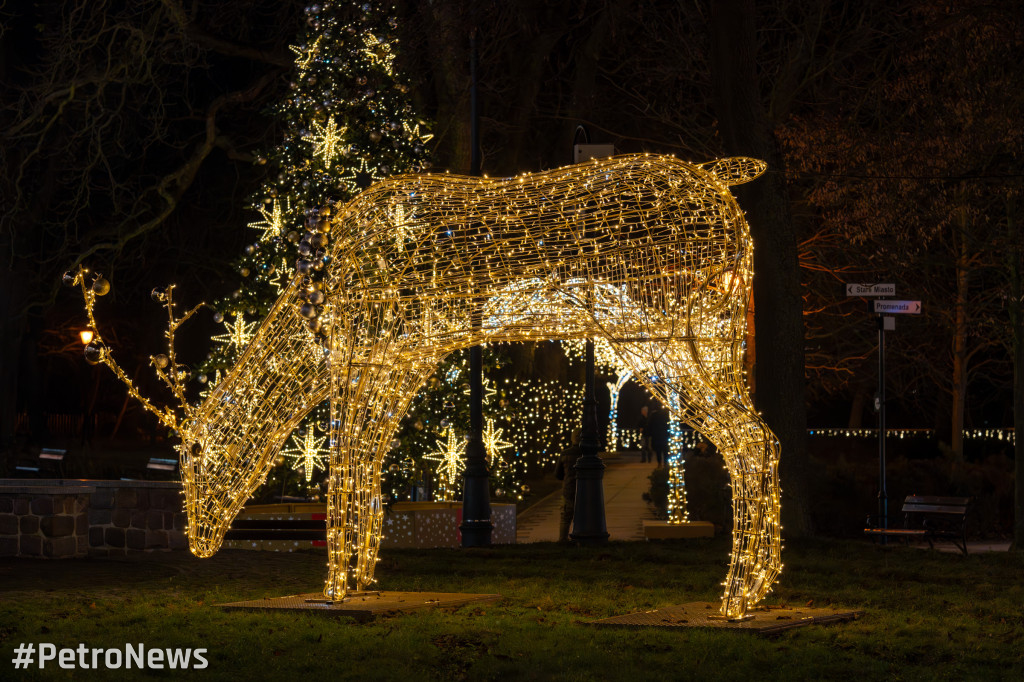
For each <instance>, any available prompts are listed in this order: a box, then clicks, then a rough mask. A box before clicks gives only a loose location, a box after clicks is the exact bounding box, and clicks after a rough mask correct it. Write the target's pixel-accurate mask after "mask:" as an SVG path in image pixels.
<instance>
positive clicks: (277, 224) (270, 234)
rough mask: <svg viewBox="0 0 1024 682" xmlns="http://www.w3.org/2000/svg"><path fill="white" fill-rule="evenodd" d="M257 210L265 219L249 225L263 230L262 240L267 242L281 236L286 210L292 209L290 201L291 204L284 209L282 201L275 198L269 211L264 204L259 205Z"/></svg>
mask: <svg viewBox="0 0 1024 682" xmlns="http://www.w3.org/2000/svg"><path fill="white" fill-rule="evenodd" d="M256 210H257V211H259V212H260V216H261V217H262V218H263V219H262V220H257V221H255V222H251V223H249V227H251V228H253V229H254V230H262V232H263V234H262V235H260V241H261V242H263V243H267V242H269V241H270V240H271V239H273V238H274V237H278V236H280V235H281V232H282V228H284V215H285V213H286V212H288V211H291V205H290V202H289V205H288V206H286V208H285V209H284V210H282V209H281V204H280V202H278V200H277V199H274V201H273V202H272V203H271V206H270V210H269V211H268V210H267V209H266V208H265V207H264V206H259V207H257V208H256Z"/></svg>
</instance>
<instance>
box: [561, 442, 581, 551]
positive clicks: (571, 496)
mask: <svg viewBox="0 0 1024 682" xmlns="http://www.w3.org/2000/svg"><path fill="white" fill-rule="evenodd" d="M581 437H582V431H580V429H575V430H574V431H573V432H572V445H570V446H569V447H568V448H566V450H565V451H564V452H563V453H562V456H561V457H560V458H559V460H558V465H557V466H556V467H555V478H557V479H558V480H559V481H561V482H562V517H561V519H560V521H559V524H558V541H559V542H568V541H569V528H570V526H572V517H573V513H574V512H575V511H576V460H578V459H579V458H580V456H581V455H582V454H583V451H582V450H580V438H581Z"/></svg>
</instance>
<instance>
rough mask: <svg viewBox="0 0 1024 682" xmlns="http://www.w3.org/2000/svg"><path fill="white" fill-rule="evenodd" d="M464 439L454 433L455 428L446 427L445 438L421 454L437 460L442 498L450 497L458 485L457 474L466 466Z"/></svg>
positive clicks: (426, 457) (425, 457)
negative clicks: (431, 449) (434, 447)
mask: <svg viewBox="0 0 1024 682" xmlns="http://www.w3.org/2000/svg"><path fill="white" fill-rule="evenodd" d="M465 454H466V439H465V438H459V437H458V436H456V435H455V430H454V429H452V428H451V427H449V428H448V438H447V440H439V441H438V442H437V449H436V450H434V451H433V452H431V453H430V454H426V455H423V457H424V459H430V460H433V461H435V462H439V464H438V465H437V478H438V482H439V483H440V488H441V492H442V495H443V496H444V498H445V499H446V500H447V499H451V496H452V495H453V494H454V492H455V489H456V487H457V486H458V481H459V474H461V473H462V471H463V470H464V469H465V468H466V462H465Z"/></svg>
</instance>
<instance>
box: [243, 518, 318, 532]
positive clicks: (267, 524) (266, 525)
mask: <svg viewBox="0 0 1024 682" xmlns="http://www.w3.org/2000/svg"><path fill="white" fill-rule="evenodd" d="M231 528H232V529H233V530H256V529H267V530H276V529H280V530H294V529H312V530H320V531H323V530H325V529H326V528H327V521H325V520H324V519H235V521H234V523H232V524H231Z"/></svg>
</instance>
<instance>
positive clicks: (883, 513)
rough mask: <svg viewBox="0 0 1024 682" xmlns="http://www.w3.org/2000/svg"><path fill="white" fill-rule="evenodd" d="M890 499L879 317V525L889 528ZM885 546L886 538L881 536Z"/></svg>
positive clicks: (882, 338) (881, 321) (882, 339)
mask: <svg viewBox="0 0 1024 682" xmlns="http://www.w3.org/2000/svg"><path fill="white" fill-rule="evenodd" d="M888 517H889V498H888V495H887V494H886V491H885V316H884V315H879V316H878V523H879V524H880V526H881V527H882V528H888V527H889V518H888ZM881 542H882V544H883V545H884V544H885V536H884V535H882V536H881Z"/></svg>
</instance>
